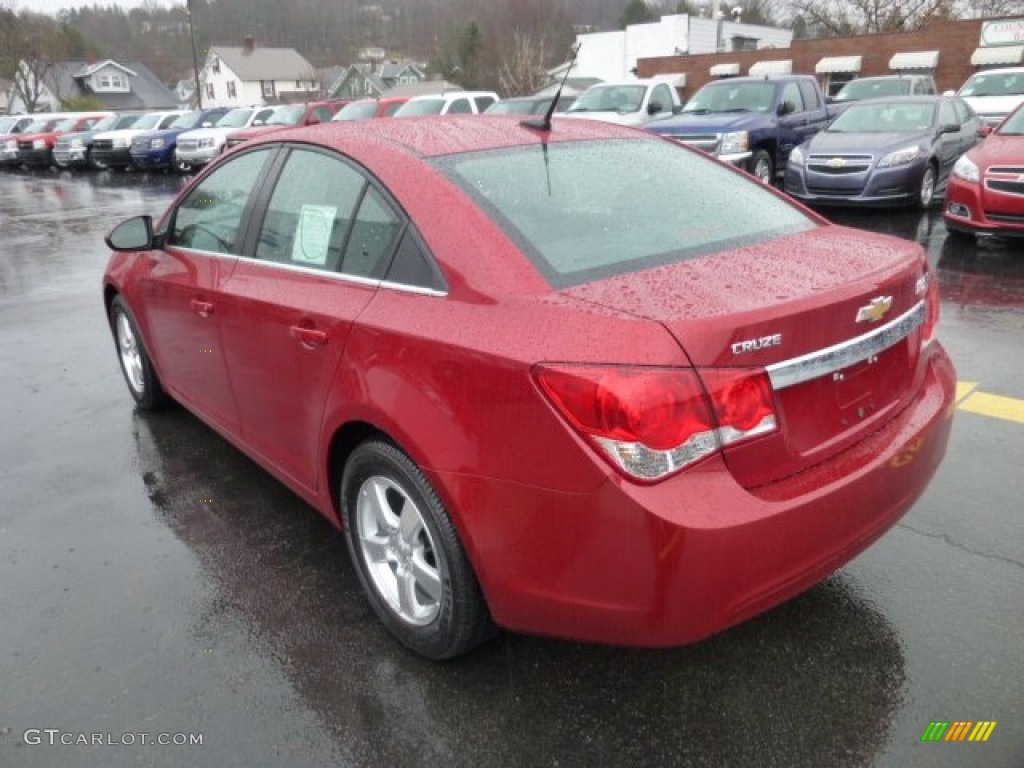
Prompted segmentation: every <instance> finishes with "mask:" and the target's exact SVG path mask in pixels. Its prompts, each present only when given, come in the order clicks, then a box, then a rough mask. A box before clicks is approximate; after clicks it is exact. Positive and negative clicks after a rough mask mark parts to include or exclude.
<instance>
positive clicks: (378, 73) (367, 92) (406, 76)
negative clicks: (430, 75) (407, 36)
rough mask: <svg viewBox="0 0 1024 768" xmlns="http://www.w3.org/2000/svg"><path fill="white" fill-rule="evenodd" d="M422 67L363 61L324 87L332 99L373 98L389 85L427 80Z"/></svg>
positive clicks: (411, 64)
mask: <svg viewBox="0 0 1024 768" xmlns="http://www.w3.org/2000/svg"><path fill="white" fill-rule="evenodd" d="M426 79H427V76H426V73H425V72H424V71H423V69H422V68H421V67H420V66H419V65H418V64H415V63H414V62H411V61H386V62H383V63H380V64H374V63H369V62H363V63H359V64H353V65H352V66H350V67H348V69H346V70H345V71H344V72H343V73H342V74H341V76H340V77H338V78H337V79H336V80H335V81H334V82H333V83H332V84H331V85H330V87H329V88H328V89H327V94H328V95H329V96H330V97H331V98H333V99H363V98H367V97H373V98H376V97H378V96H380V95H382V94H383V93H384V92H386V91H389V90H390V89H392V88H396V87H399V86H406V85H415V84H416V83H419V82H422V81H423V80H426Z"/></svg>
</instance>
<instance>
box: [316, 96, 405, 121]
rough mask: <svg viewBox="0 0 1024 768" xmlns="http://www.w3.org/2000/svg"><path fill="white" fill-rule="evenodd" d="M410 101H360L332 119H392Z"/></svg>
mask: <svg viewBox="0 0 1024 768" xmlns="http://www.w3.org/2000/svg"><path fill="white" fill-rule="evenodd" d="M408 100H409V99H408V98H405V97H402V96H387V97H384V98H379V99H359V100H358V101H353V102H351V103H349V104H346V105H345V106H344V107H342V108H341V109H340V110H338V114H336V115H335V116H334V117H333V118H332V119H333V120H335V121H337V122H341V121H343V120H367V119H370V118H374V117H391V116H392V115H394V114H395V112H397V111H398V108H399V107H400V106H402V105H403V104H405V102H407V101H408Z"/></svg>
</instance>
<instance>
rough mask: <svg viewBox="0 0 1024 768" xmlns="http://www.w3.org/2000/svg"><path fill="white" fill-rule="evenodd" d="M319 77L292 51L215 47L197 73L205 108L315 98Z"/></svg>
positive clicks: (248, 45)
mask: <svg viewBox="0 0 1024 768" xmlns="http://www.w3.org/2000/svg"><path fill="white" fill-rule="evenodd" d="M319 81H320V75H319V73H318V72H317V69H316V67H314V66H313V65H312V64H310V63H309V62H308V61H306V59H305V58H303V57H302V56H301V55H300V54H299V52H298V51H296V50H295V49H294V48H261V47H259V46H257V45H256V39H255V38H253V37H246V38H245V40H244V41H243V42H242V45H240V46H229V45H214V46H211V47H210V50H209V51H207V54H206V61H205V63H204V64H203V69H202V72H200V74H199V84H200V89H201V96H202V100H203V106H204V107H240V106H245V105H250V104H280V103H290V102H301V101H309V100H312V99H317V98H319V96H320V82H319Z"/></svg>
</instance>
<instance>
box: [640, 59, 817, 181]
mask: <svg viewBox="0 0 1024 768" xmlns="http://www.w3.org/2000/svg"><path fill="white" fill-rule="evenodd" d="M831 116H832V115H831V113H830V111H829V108H828V106H827V105H826V103H825V95H824V94H823V93H822V92H821V87H820V86H819V85H818V81H817V80H815V79H814V78H813V77H811V76H810V75H766V76H763V77H732V78H729V79H727V80H719V81H716V82H713V83H708V84H707V85H705V86H704V87H703V88H701V89H700V90H699V91H697V93H695V94H694V96H693V98H692V99H690V100H689V101H688V102H687V104H686V106H685V107H683V110H682V111H681V112H680V113H679V114H678V115H676V116H675V117H670V118H668V119H666V120H661V121H658V122H657V123H653V124H651V125H649V126H646V130H648V131H651V132H652V133H657V134H660V135H662V136H665V137H667V138H670V139H675V140H676V141H679V142H682V143H683V144H689V145H690V146H693V147H696V148H698V149H702V150H704V151H705V152H709V153H711V154H714V155H718V156H719V158H720V159H722V160H725V161H727V162H731V163H733V164H735V165H738V166H740V167H741V168H744V169H745V170H747V171H748V172H750V173H751V174H753V175H754V176H756V177H757V178H759V179H761V180H762V181H764V182H766V183H771V182H773V181H774V180H775V179H776V177H778V176H780V175H781V174H782V173H783V172H784V171H785V169H786V160H787V159H788V158H789V153H790V152H791V151H792V149H793V148H794V147H796V146H797V145H799V144H802V143H803V142H805V141H807V139H809V138H810V137H811V136H813V135H814V134H816V133H817V132H818V131H820V130H821V129H823V128H824V127H825V126H826V125H827V124H828V121H829V119H830V118H831Z"/></svg>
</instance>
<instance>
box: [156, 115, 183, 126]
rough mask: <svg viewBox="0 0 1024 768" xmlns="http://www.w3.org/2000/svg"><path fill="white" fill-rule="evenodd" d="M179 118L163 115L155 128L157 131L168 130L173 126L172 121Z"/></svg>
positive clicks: (177, 116)
mask: <svg viewBox="0 0 1024 768" xmlns="http://www.w3.org/2000/svg"><path fill="white" fill-rule="evenodd" d="M179 117H180V115H164V116H163V117H162V118H160V122H159V123H158V124H157V126H156V127H157V128H158V129H159V130H163V129H164V128H170V127H171V126H172V125H174V121H175V120H177V119H178V118H179Z"/></svg>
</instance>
